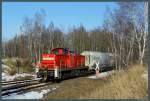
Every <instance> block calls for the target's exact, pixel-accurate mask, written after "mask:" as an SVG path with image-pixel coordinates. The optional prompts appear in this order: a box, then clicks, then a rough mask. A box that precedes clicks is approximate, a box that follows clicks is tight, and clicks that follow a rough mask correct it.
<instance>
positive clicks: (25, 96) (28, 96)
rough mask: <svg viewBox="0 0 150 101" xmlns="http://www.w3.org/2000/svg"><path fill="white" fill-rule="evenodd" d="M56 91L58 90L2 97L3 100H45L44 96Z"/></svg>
mask: <svg viewBox="0 0 150 101" xmlns="http://www.w3.org/2000/svg"><path fill="white" fill-rule="evenodd" d="M55 89H56V88H52V89H44V90H41V91H40V92H37V91H31V92H27V93H24V94H13V95H9V96H4V97H2V99H41V98H43V96H44V94H47V93H49V92H50V91H52V90H55Z"/></svg>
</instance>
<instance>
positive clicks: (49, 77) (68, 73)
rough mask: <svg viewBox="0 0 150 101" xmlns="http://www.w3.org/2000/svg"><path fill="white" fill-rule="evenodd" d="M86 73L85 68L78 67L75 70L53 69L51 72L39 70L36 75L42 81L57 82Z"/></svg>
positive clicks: (86, 69)
mask: <svg viewBox="0 0 150 101" xmlns="http://www.w3.org/2000/svg"><path fill="white" fill-rule="evenodd" d="M87 73H88V68H87V67H80V68H76V69H58V68H57V69H53V70H46V69H43V70H42V69H41V70H39V72H38V73H37V75H38V77H40V78H42V81H53V80H54V81H55V80H56V81H57V80H63V79H67V78H71V77H78V76H84V75H86V74H87Z"/></svg>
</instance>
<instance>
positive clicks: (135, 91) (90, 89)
mask: <svg viewBox="0 0 150 101" xmlns="http://www.w3.org/2000/svg"><path fill="white" fill-rule="evenodd" d="M144 71H147V68H146V67H145V66H139V65H135V66H132V67H131V68H129V69H128V70H125V71H120V72H117V73H116V74H114V75H112V76H110V77H107V78H106V79H97V80H93V79H89V78H85V77H80V78H76V79H71V80H66V81H62V82H61V83H60V88H59V89H58V90H57V91H56V92H53V93H50V94H49V95H48V96H46V97H45V99H147V98H148V81H147V80H146V79H143V78H142V77H141V75H142V74H143V73H144Z"/></svg>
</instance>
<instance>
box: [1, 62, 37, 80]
mask: <svg viewBox="0 0 150 101" xmlns="http://www.w3.org/2000/svg"><path fill="white" fill-rule="evenodd" d="M10 69H11V68H10V67H9V66H7V65H4V64H2V71H3V72H2V80H4V81H12V80H14V79H15V78H19V77H26V76H32V77H34V78H36V75H34V74H27V73H20V74H15V75H9V74H8V71H10Z"/></svg>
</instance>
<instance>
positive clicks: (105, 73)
mask: <svg viewBox="0 0 150 101" xmlns="http://www.w3.org/2000/svg"><path fill="white" fill-rule="evenodd" d="M113 73H115V71H114V70H112V71H108V72H102V73H99V74H98V75H96V74H95V75H92V76H89V77H87V78H90V79H99V78H104V77H107V76H109V75H111V74H113Z"/></svg>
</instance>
